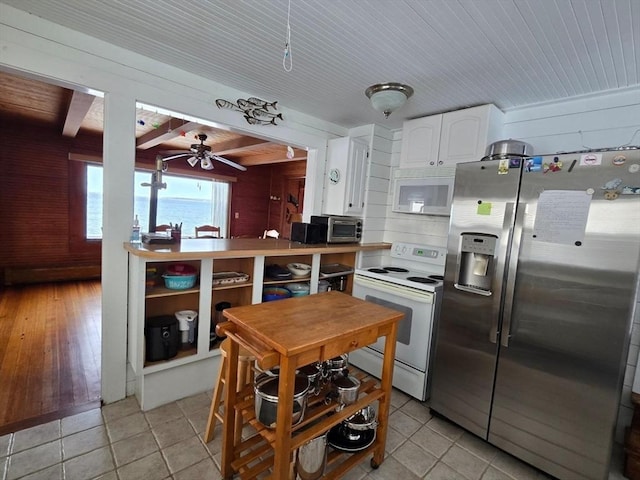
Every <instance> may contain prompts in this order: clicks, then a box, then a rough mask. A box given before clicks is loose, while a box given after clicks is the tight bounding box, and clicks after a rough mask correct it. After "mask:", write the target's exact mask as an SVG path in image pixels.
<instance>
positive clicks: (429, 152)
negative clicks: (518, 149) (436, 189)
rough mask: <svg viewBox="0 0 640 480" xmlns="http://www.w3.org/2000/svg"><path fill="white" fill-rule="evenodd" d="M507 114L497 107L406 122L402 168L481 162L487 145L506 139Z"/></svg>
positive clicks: (472, 109) (403, 129)
mask: <svg viewBox="0 0 640 480" xmlns="http://www.w3.org/2000/svg"><path fill="white" fill-rule="evenodd" d="M503 117H504V114H503V113H502V112H501V111H500V110H498V108H496V107H495V106H494V105H481V106H479V107H473V108H467V109H464V110H457V111H455V112H447V113H443V114H440V115H432V116H429V117H424V118H417V119H415V120H408V121H406V122H404V125H403V128H402V150H401V151H400V167H402V168H424V167H435V166H450V165H455V164H456V163H459V162H471V161H474V160H480V159H481V158H482V157H483V156H484V154H485V150H486V148H487V145H488V144H490V143H492V142H495V141H496V140H499V139H501V138H502V128H503V123H504V120H503Z"/></svg>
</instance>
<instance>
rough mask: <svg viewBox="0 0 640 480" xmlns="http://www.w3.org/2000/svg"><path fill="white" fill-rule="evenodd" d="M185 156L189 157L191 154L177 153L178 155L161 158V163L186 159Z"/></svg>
mask: <svg viewBox="0 0 640 480" xmlns="http://www.w3.org/2000/svg"><path fill="white" fill-rule="evenodd" d="M187 155H191V153H188V152H187V153H179V154H177V155H170V156H168V157H163V158H162V161H163V162H167V161H169V160H173V159H176V158H180V157H186V156H187Z"/></svg>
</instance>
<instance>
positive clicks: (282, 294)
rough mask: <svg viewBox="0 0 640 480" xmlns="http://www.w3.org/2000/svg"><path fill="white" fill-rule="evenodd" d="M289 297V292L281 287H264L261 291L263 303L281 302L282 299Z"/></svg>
mask: <svg viewBox="0 0 640 480" xmlns="http://www.w3.org/2000/svg"><path fill="white" fill-rule="evenodd" d="M290 296H291V292H290V291H289V290H287V289H286V288H282V287H265V288H264V289H263V290H262V301H263V302H272V301H274V300H282V299H284V298H289V297H290Z"/></svg>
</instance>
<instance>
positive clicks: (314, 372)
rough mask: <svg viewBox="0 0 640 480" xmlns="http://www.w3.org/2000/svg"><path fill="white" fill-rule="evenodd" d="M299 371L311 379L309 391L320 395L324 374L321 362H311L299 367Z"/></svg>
mask: <svg viewBox="0 0 640 480" xmlns="http://www.w3.org/2000/svg"><path fill="white" fill-rule="evenodd" d="M297 371H298V372H300V373H302V374H303V375H306V376H307V378H308V379H309V393H310V394H313V395H318V394H319V393H320V390H322V386H323V380H324V378H323V377H324V375H323V371H322V365H321V364H319V363H311V364H309V365H305V366H303V367H300V368H298V370H297Z"/></svg>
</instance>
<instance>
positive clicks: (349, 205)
mask: <svg viewBox="0 0 640 480" xmlns="http://www.w3.org/2000/svg"><path fill="white" fill-rule="evenodd" d="M367 161H368V149H367V145H365V144H364V143H362V142H359V141H356V140H354V139H352V138H349V137H343V138H336V139H333V140H329V145H328V149H327V176H326V179H325V190H324V206H323V209H322V212H323V213H326V214H330V215H353V214H358V213H361V212H362V211H363V207H364V192H365V186H366V173H367Z"/></svg>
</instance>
